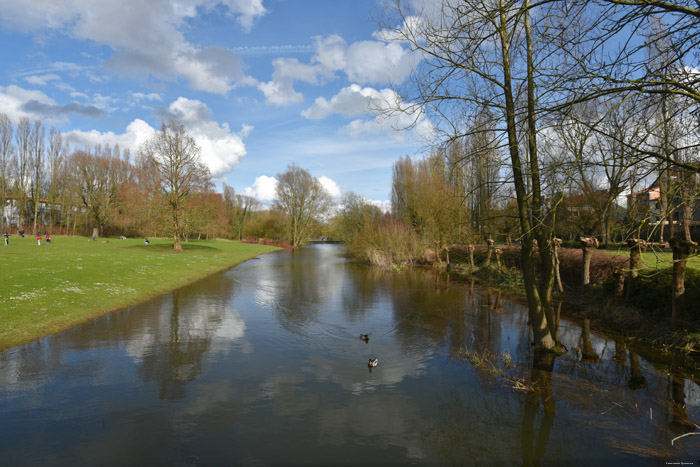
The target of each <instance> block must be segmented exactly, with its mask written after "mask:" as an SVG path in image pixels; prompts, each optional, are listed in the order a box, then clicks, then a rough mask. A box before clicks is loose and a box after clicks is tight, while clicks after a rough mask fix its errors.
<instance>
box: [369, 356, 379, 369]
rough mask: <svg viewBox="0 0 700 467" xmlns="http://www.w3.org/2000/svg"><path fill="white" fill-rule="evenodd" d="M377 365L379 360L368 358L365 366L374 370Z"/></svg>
mask: <svg viewBox="0 0 700 467" xmlns="http://www.w3.org/2000/svg"><path fill="white" fill-rule="evenodd" d="M377 365H379V359H377V358H370V359H369V363H368V364H367V366H368V367H370V368H374V367H375V366H377Z"/></svg>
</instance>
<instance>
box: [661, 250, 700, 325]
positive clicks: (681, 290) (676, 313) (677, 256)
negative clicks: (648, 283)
mask: <svg viewBox="0 0 700 467" xmlns="http://www.w3.org/2000/svg"><path fill="white" fill-rule="evenodd" d="M668 243H669V245H671V248H672V249H673V281H672V283H671V288H672V295H671V297H672V298H671V300H672V302H671V325H672V326H673V327H678V325H679V324H680V320H681V318H682V317H683V297H684V295H685V267H686V263H687V262H688V256H690V255H691V254H692V253H695V250H696V249H697V246H698V244H697V243H695V242H692V241H690V240H685V239H683V238H678V237H674V238H672V239H670V240H669V241H668Z"/></svg>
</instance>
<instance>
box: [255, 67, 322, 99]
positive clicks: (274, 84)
mask: <svg viewBox="0 0 700 467" xmlns="http://www.w3.org/2000/svg"><path fill="white" fill-rule="evenodd" d="M272 65H273V66H274V67H275V71H274V72H273V73H272V80H271V81H268V82H267V83H259V84H258V89H260V91H262V93H263V94H265V97H266V98H267V101H268V102H269V103H271V104H275V105H279V106H284V105H290V104H298V103H300V102H302V101H303V100H304V96H303V95H301V94H300V93H298V92H296V91H295V90H294V82H295V81H304V82H306V83H312V84H316V83H318V77H319V73H320V72H321V70H320V69H319V68H317V67H314V66H312V65H306V64H304V63H301V62H299V60H297V59H296V58H278V59H275V60H274V61H273V62H272Z"/></svg>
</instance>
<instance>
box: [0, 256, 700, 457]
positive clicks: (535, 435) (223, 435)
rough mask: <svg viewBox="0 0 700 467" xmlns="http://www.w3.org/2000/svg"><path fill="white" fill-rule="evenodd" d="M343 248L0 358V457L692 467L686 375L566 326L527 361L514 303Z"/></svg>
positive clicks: (248, 273) (243, 274)
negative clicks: (355, 259)
mask: <svg viewBox="0 0 700 467" xmlns="http://www.w3.org/2000/svg"><path fill="white" fill-rule="evenodd" d="M341 251H342V250H341V247H338V246H333V245H318V246H312V247H307V248H305V249H303V250H302V251H298V252H291V251H284V252H278V253H274V254H269V255H265V256H262V257H261V258H259V259H256V260H251V261H248V262H246V263H244V264H242V265H239V266H238V267H236V268H234V269H232V270H230V271H228V272H225V273H222V274H218V275H215V276H212V277H210V278H208V279H206V280H204V281H201V282H198V283H196V284H193V285H191V286H189V287H186V288H184V289H180V290H178V291H176V292H173V293H171V294H167V295H165V296H163V297H160V298H158V299H156V300H153V301H151V302H148V303H146V304H143V305H140V306H135V307H132V308H129V309H128V310H125V311H122V312H118V313H114V314H110V315H108V316H105V317H103V318H100V319H96V320H94V321H92V322H90V323H88V324H85V325H83V326H79V327H75V328H72V329H70V330H68V331H65V332H62V333H60V334H57V335H54V336H50V337H47V338H44V339H41V340H38V341H36V342H34V343H31V344H28V345H24V346H21V347H16V348H13V349H10V350H8V351H5V352H2V353H0V465H8V466H17V465H86V466H94V465H222V464H223V465H272V464H290V463H293V464H297V465H300V464H301V465H307V464H318V465H329V464H349V465H363V464H365V465H366V464H374V465H389V464H400V465H407V464H416V465H419V464H420V465H523V464H525V465H530V464H537V463H540V464H542V465H600V464H604V465H665V464H667V463H671V462H674V463H676V462H691V463H693V464H696V465H697V461H698V459H700V436H687V437H684V438H681V439H679V440H676V441H675V442H674V443H673V445H672V443H671V442H672V440H673V438H675V437H677V436H679V435H680V434H683V433H687V432H690V431H693V430H694V429H695V427H694V423H695V422H700V417H699V416H698V411H699V409H700V389H699V388H698V386H697V384H696V383H695V382H694V381H693V380H692V379H691V378H687V379H686V378H683V377H681V376H677V375H673V374H668V373H667V372H666V371H660V370H657V369H655V367H654V366H653V365H652V364H650V363H649V362H648V361H647V360H645V359H643V358H642V357H640V356H639V355H637V354H636V353H635V352H634V351H633V350H632V349H631V348H627V347H626V346H625V344H624V343H623V342H619V341H618V342H616V341H615V340H612V339H606V338H602V337H599V336H596V335H589V334H588V333H585V332H583V331H582V329H581V328H580V327H579V326H577V325H575V324H573V323H570V322H566V321H564V320H562V323H561V325H560V329H559V332H560V339H561V340H562V341H563V342H564V343H565V344H566V346H567V347H568V348H569V349H570V351H569V352H568V353H567V354H566V355H565V356H563V357H558V358H556V359H536V358H535V356H534V355H533V352H532V348H531V347H530V345H529V344H528V331H527V316H526V313H525V311H524V309H523V308H522V306H520V305H517V304H514V303H511V302H508V301H506V300H503V299H501V300H500V302H497V296H496V294H495V293H487V292H485V291H480V292H479V291H476V292H475V291H474V289H473V288H472V287H471V286H470V284H459V283H456V282H455V281H454V280H452V281H450V280H449V278H448V277H447V275H445V274H437V273H434V272H429V271H404V272H402V273H385V272H379V271H377V270H373V269H370V268H365V267H361V266H358V265H355V264H351V263H348V262H346V261H345V260H344V259H342V258H341V257H340V256H339V253H341ZM362 333H368V334H369V335H370V338H369V342H364V341H363V340H360V338H359V336H360V334H362ZM475 351H476V352H475ZM484 355H486V359H485V360H484ZM371 357H376V358H378V359H379V366H378V367H376V368H374V369H373V370H372V371H370V369H369V368H368V366H367V361H368V359H369V358H371ZM521 384H528V385H529V386H530V387H532V388H534V390H532V391H529V392H528V391H524V390H521V389H518V388H520V387H521Z"/></svg>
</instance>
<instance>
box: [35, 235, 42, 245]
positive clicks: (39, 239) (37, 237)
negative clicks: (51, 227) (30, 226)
mask: <svg viewBox="0 0 700 467" xmlns="http://www.w3.org/2000/svg"><path fill="white" fill-rule="evenodd" d="M36 243H37V244H38V245H39V246H41V232H37V234H36Z"/></svg>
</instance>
